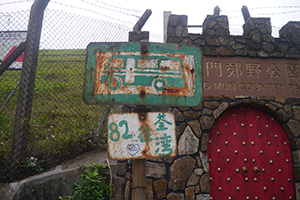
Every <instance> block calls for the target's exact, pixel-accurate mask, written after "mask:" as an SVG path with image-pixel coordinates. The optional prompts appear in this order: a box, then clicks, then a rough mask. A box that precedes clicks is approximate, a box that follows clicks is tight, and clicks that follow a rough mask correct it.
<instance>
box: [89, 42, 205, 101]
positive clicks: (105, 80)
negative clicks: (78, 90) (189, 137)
mask: <svg viewBox="0 0 300 200" xmlns="http://www.w3.org/2000/svg"><path fill="white" fill-rule="evenodd" d="M202 96H203V94H202V54H201V51H200V49H199V48H198V47H194V46H184V45H176V44H159V43H139V42H137V43H90V44H89V46H88V48H87V61H86V71H85V85H84V101H85V103H86V104H134V105H174V106H198V105H200V104H201V101H202Z"/></svg>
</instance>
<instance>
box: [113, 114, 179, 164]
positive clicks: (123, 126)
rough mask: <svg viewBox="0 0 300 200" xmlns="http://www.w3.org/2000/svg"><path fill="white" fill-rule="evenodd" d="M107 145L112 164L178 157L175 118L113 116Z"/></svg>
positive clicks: (166, 116) (155, 115) (142, 115)
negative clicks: (113, 162) (128, 160)
mask: <svg viewBox="0 0 300 200" xmlns="http://www.w3.org/2000/svg"><path fill="white" fill-rule="evenodd" d="M107 144H108V155H109V157H110V158H111V159H112V160H125V159H145V158H160V157H174V156H176V153H177V152H176V149H177V145H176V136H175V118H174V115H173V114H172V113H164V112H148V113H129V114H110V115H109V117H108V139H107Z"/></svg>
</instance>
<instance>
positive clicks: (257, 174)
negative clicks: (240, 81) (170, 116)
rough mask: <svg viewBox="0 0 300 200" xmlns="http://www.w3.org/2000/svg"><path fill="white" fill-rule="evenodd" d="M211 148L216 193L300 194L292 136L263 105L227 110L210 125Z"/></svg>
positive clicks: (292, 196)
mask: <svg viewBox="0 0 300 200" xmlns="http://www.w3.org/2000/svg"><path fill="white" fill-rule="evenodd" d="M207 153H208V161H209V174H210V196H211V199H216V200H223V199H232V200H237V199H238V200H240V199H261V200H269V199H270V200H272V199H277V200H284V199H295V192H294V178H293V161H292V157H291V149H290V144H289V140H288V137H287V135H286V133H285V131H284V130H283V128H282V126H281V124H280V123H279V122H278V121H277V119H274V118H273V117H272V116H271V115H270V114H268V113H266V112H264V111H263V110H261V109H259V108H256V107H251V106H236V107H232V108H230V109H228V110H227V111H226V112H224V113H223V114H222V115H221V116H220V117H219V118H218V119H217V120H216V122H215V124H214V126H213V128H212V129H211V130H210V134H209V145H208V149H207Z"/></svg>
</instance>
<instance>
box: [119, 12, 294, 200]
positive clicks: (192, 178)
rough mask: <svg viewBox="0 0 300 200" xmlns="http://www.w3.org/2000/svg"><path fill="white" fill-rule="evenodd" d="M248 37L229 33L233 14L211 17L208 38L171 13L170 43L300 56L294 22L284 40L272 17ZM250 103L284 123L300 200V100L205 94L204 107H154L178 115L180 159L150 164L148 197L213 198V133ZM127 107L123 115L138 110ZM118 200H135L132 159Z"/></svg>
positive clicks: (228, 52)
mask: <svg viewBox="0 0 300 200" xmlns="http://www.w3.org/2000/svg"><path fill="white" fill-rule="evenodd" d="M243 28H244V34H243V35H242V36H232V35H230V33H229V28H228V19H227V16H210V15H209V16H207V18H206V19H205V21H204V23H203V33H202V34H189V33H188V26H187V16H184V15H181V16H180V15H171V16H170V18H169V23H168V39H167V42H168V43H178V44H186V45H197V46H200V47H201V49H202V52H203V55H207V56H245V57H271V58H294V59H299V58H300V42H299V40H300V39H299V38H300V32H299V31H300V23H299V22H289V23H288V24H287V25H285V26H284V27H282V29H281V30H280V38H273V37H272V36H271V32H272V31H271V23H270V19H269V18H249V19H248V20H247V22H246V23H245V25H244V26H243ZM239 104H248V105H253V106H257V107H260V108H261V109H263V110H265V111H266V112H268V113H271V114H272V115H273V116H274V117H275V118H277V119H278V120H279V121H280V122H281V123H282V125H283V127H284V129H285V131H286V133H287V135H288V138H289V139H290V144H291V146H290V148H291V149H292V156H293V164H294V180H295V191H296V199H297V200H300V137H299V136H300V99H298V98H284V97H252V96H251V97H250V96H204V101H203V104H202V106H200V107H153V106H152V107H150V106H148V108H149V110H151V111H153V112H155V111H160V112H172V113H173V114H174V115H175V120H176V135H177V142H178V143H177V144H178V149H177V150H178V153H177V156H176V157H175V158H161V159H150V160H147V170H146V171H147V172H146V173H147V175H146V176H147V189H146V199H167V200H192V199H197V200H208V199H210V195H209V193H210V186H209V165H208V162H207V157H208V156H207V153H206V150H207V146H208V138H209V130H210V129H211V128H212V126H213V124H214V122H215V120H216V119H217V118H218V117H219V116H220V115H221V114H222V113H223V112H224V111H225V110H226V109H227V108H229V107H233V106H236V105H239ZM133 109H134V106H126V107H125V106H124V107H123V110H122V112H133ZM116 174H117V176H116V177H115V181H114V182H115V191H114V199H115V200H119V199H120V200H121V199H124V200H129V199H130V188H131V185H130V183H131V178H132V177H131V176H132V161H130V160H129V161H122V162H119V163H118V165H117V170H116Z"/></svg>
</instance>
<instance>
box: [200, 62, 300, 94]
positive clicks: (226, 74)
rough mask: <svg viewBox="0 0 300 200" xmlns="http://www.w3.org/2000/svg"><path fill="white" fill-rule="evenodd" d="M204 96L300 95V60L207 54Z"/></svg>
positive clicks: (204, 65)
mask: <svg viewBox="0 0 300 200" xmlns="http://www.w3.org/2000/svg"><path fill="white" fill-rule="evenodd" d="M203 90H204V95H232V96H235V95H247V96H275V97H276V96H282V97H297V98H298V97H299V96H300V60H299V59H278V58H277V59H276V58H248V57H208V56H204V57H203Z"/></svg>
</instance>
